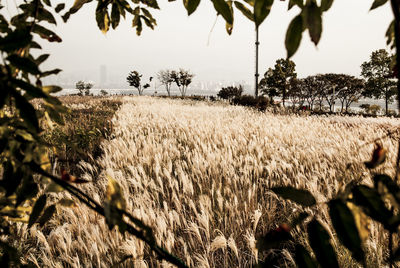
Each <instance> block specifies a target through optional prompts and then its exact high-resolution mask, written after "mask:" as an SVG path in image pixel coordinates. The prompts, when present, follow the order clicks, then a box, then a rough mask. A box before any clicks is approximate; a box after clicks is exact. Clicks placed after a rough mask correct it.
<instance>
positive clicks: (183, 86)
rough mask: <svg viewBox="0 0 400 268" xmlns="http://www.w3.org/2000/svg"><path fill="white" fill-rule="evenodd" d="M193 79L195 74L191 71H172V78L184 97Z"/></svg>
mask: <svg viewBox="0 0 400 268" xmlns="http://www.w3.org/2000/svg"><path fill="white" fill-rule="evenodd" d="M193 77H194V74H192V73H190V71H189V70H184V69H179V71H172V78H173V79H174V82H175V83H176V85H177V86H178V88H179V91H180V92H181V95H182V97H184V96H185V95H186V91H187V88H188V86H189V85H190V83H192V79H193Z"/></svg>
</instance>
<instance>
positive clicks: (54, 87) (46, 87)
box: [43, 86, 62, 94]
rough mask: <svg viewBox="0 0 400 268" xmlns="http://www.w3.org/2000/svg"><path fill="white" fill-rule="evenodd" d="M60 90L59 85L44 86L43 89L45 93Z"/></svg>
mask: <svg viewBox="0 0 400 268" xmlns="http://www.w3.org/2000/svg"><path fill="white" fill-rule="evenodd" d="M61 90H62V87H59V86H44V87H43V91H44V92H46V93H47V94H50V93H57V92H59V91H61Z"/></svg>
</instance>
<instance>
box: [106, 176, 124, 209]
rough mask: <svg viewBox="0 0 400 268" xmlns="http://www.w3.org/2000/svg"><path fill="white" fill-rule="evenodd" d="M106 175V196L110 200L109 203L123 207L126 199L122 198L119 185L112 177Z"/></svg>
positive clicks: (119, 207)
mask: <svg viewBox="0 0 400 268" xmlns="http://www.w3.org/2000/svg"><path fill="white" fill-rule="evenodd" d="M107 177H108V186H107V194H106V198H107V200H108V201H109V202H110V205H112V206H114V207H116V208H118V209H125V207H126V201H125V199H124V196H123V193H122V189H121V186H120V185H119V184H118V182H117V181H116V180H114V179H113V178H112V177H110V176H107Z"/></svg>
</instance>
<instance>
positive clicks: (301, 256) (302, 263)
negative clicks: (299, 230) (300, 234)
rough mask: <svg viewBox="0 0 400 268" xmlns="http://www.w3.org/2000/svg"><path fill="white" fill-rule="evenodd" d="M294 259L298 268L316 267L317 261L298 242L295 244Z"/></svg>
mask: <svg viewBox="0 0 400 268" xmlns="http://www.w3.org/2000/svg"><path fill="white" fill-rule="evenodd" d="M294 259H295V261H296V264H297V266H298V267H299V268H318V264H317V262H316V261H315V260H314V259H313V258H312V257H311V256H310V253H309V252H308V250H307V249H305V248H304V247H303V246H302V245H300V244H296V247H295V257H294Z"/></svg>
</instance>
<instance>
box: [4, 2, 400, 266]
mask: <svg viewBox="0 0 400 268" xmlns="http://www.w3.org/2000/svg"><path fill="white" fill-rule="evenodd" d="M211 1H212V3H213V6H214V9H215V10H216V12H217V14H219V15H221V16H222V17H223V18H224V20H225V21H226V30H227V32H228V33H229V34H230V33H231V32H232V30H233V25H234V8H237V9H239V10H240V11H241V12H242V13H243V14H244V15H245V16H246V17H247V18H249V19H250V20H252V21H253V22H254V24H255V27H256V28H258V27H259V26H260V25H261V24H262V22H263V21H264V20H265V18H266V17H267V16H268V14H269V13H270V10H271V8H272V6H273V0H254V1H252V0H244V3H242V2H238V1H230V0H229V1H225V0H211ZM90 2H92V0H75V1H73V3H72V1H71V2H68V4H70V3H72V5H71V6H70V7H69V9H68V11H66V12H64V11H63V10H64V9H65V7H66V3H58V4H57V5H56V6H52V4H51V1H50V0H26V1H21V2H20V3H19V4H17V3H15V4H16V5H18V7H17V11H16V12H15V13H16V15H15V16H13V15H11V14H10V10H8V8H6V9H5V8H4V6H2V5H1V4H2V3H3V2H0V3H1V4H0V11H1V13H0V51H1V54H2V62H1V64H0V83H1V89H2V90H1V93H0V94H1V97H0V108H1V113H0V162H1V166H2V168H1V171H2V175H1V180H0V188H1V192H0V216H1V217H0V227H1V228H0V235H2V236H7V234H8V233H9V232H10V226H11V225H12V224H13V222H25V223H28V224H29V226H32V225H34V224H39V225H41V226H43V225H45V224H46V222H47V221H48V220H49V219H50V218H51V217H52V215H54V214H55V213H57V206H56V205H57V204H55V203H54V202H53V201H51V200H49V198H47V193H40V194H39V185H40V188H41V187H45V186H46V185H47V186H49V185H52V184H58V185H59V186H61V187H63V188H64V189H65V190H66V191H68V192H69V193H70V194H72V195H73V196H74V197H75V198H76V199H78V200H79V201H81V202H82V203H84V204H85V205H86V206H88V207H89V208H91V209H92V210H93V211H96V212H97V213H98V214H100V215H102V216H103V217H105V219H106V222H107V223H108V225H109V227H110V228H114V227H115V226H117V227H118V230H119V231H120V232H122V233H125V231H126V232H128V233H130V234H132V235H134V236H135V237H137V238H139V239H141V240H143V241H144V242H145V243H146V244H147V245H148V246H149V247H150V249H151V250H152V251H153V252H155V254H156V255H157V257H158V258H159V259H161V260H166V261H169V262H171V263H172V264H175V265H177V266H179V267H186V265H185V264H184V263H183V262H182V261H181V260H180V259H178V258H176V257H175V256H173V255H172V254H170V253H169V252H167V251H166V250H165V249H164V248H162V247H160V246H158V245H157V243H156V240H155V237H154V235H153V233H152V231H151V229H150V227H148V226H146V225H145V224H143V222H141V221H140V220H138V219H136V218H135V217H133V216H132V215H131V214H129V213H128V212H126V211H125V210H124V202H125V201H124V200H123V197H122V196H123V195H122V194H121V193H120V187H118V185H117V183H116V182H115V181H114V180H113V179H112V178H110V179H109V186H108V190H107V194H106V200H105V202H104V206H102V205H100V204H99V203H97V202H96V201H95V200H93V199H92V198H91V197H90V196H89V195H88V194H86V193H84V192H83V191H82V190H80V189H79V188H78V187H76V186H75V185H74V184H76V183H83V181H82V180H80V179H79V178H76V177H74V176H72V175H70V174H69V173H68V172H65V171H64V172H62V173H61V174H60V176H56V175H53V174H51V173H50V168H51V166H50V161H49V159H48V158H47V148H48V144H47V143H46V142H45V140H43V137H42V136H41V133H42V128H41V126H40V124H39V119H40V118H43V120H44V121H45V122H46V124H47V125H48V127H52V126H54V123H58V124H63V117H62V116H61V115H60V113H63V112H65V111H66V108H65V107H63V106H62V104H61V102H60V101H59V100H58V99H57V98H56V97H54V96H52V95H51V93H54V92H57V91H59V90H61V88H60V87H58V86H54V85H44V84H43V82H42V78H44V77H47V76H49V75H55V74H58V73H59V72H60V71H61V70H60V69H53V70H46V71H44V70H42V67H41V65H42V63H43V62H45V61H46V60H47V58H48V57H49V54H40V53H35V54H32V53H31V50H37V52H38V51H40V50H41V45H40V44H39V43H38V42H39V40H41V41H43V40H45V41H48V42H61V41H62V39H61V37H60V36H58V35H57V34H56V33H55V32H54V31H53V30H52V29H54V28H55V27H54V26H55V25H56V24H57V21H56V17H55V16H54V15H55V14H58V13H64V14H62V15H61V17H62V19H63V20H64V21H65V22H66V21H67V20H68V19H69V17H70V16H71V15H72V14H74V13H76V12H77V11H79V9H80V8H82V6H84V5H85V4H87V3H90ZM288 2H289V9H291V8H293V7H294V6H296V7H297V8H298V9H300V13H299V14H298V15H297V16H296V17H295V18H294V19H293V20H292V22H291V23H290V24H289V27H288V31H287V33H286V40H285V46H286V49H287V53H288V57H291V56H292V55H293V54H294V53H295V52H296V51H297V49H298V47H299V45H300V42H301V39H302V33H303V32H304V31H305V30H306V29H308V32H309V35H310V38H311V40H312V41H313V42H314V43H315V44H316V45H317V44H318V42H319V40H320V37H321V34H322V14H323V12H325V11H327V10H328V9H329V8H330V7H331V6H332V3H333V0H321V1H319V3H317V1H316V0H306V1H298V0H289V1H288ZM386 2H387V0H384V1H382V0H375V1H374V4H373V6H372V9H374V8H376V7H378V6H381V5H382V4H385V3H386ZM199 3H200V0H184V1H183V4H184V7H185V8H186V9H187V11H188V14H189V15H190V14H192V13H193V12H194V11H195V10H196V8H197V7H198V5H199ZM391 4H392V9H393V11H394V15H395V21H394V22H393V23H392V24H391V25H390V26H389V28H388V30H387V40H388V44H389V45H393V44H394V43H395V41H397V45H396V46H397V47H399V46H400V45H399V44H398V40H399V37H398V32H399V21H400V9H399V3H398V0H393V1H391ZM245 5H248V7H246V6H245ZM156 9H159V6H158V3H157V1H156V0H134V1H127V0H114V1H108V0H107V1H106V0H97V7H96V9H95V19H96V22H97V25H98V27H99V29H100V30H101V31H102V32H104V33H106V32H107V31H109V29H110V26H111V27H112V28H113V29H115V28H117V27H118V25H119V23H120V19H121V17H122V18H125V17H126V15H127V14H130V15H132V16H133V19H132V27H134V28H135V29H136V32H137V34H138V35H140V34H141V32H142V30H143V25H146V26H147V27H149V28H151V29H153V28H154V27H155V26H156V20H155V19H154V18H153V16H152V14H151V12H150V10H156ZM37 54H40V55H39V56H37V57H35V56H34V55H37ZM397 57H399V55H398V54H397ZM398 61H399V60H398ZM191 78H192V77H190V79H191ZM175 82H176V81H175ZM179 83H180V84H181V86H182V87H183V88H184V87H185V86H187V85H188V84H190V82H189V83H187V82H181V81H180V82H179ZM178 86H179V85H178ZM183 92H186V91H183ZM183 95H184V94H183ZM35 98H38V99H41V101H42V103H41V109H42V110H41V111H39V110H38V109H36V108H35V107H34V106H33V105H32V102H31V101H32V100H33V99H35ZM375 182H376V183H375V186H374V187H368V186H356V187H354V188H351V191H350V192H351V193H352V195H353V197H352V198H349V195H348V196H345V197H344V199H343V198H338V199H337V201H335V202H333V203H330V204H329V207H330V210H331V217H332V218H334V217H339V218H340V219H342V220H345V222H346V224H342V225H340V226H341V227H340V228H339V227H337V226H335V230H336V231H337V233H338V236H339V237H340V239H341V241H342V243H343V244H344V245H345V246H346V247H347V248H348V249H349V250H350V251H351V252H353V255H354V257H355V258H356V259H357V260H359V261H360V262H361V263H362V260H363V258H364V253H363V251H362V249H361V250H360V247H359V246H358V243H357V241H358V240H357V239H354V236H356V235H357V234H356V233H354V232H350V231H349V230H354V228H355V227H354V226H355V222H354V217H352V216H351V214H349V210H346V209H345V207H344V206H346V203H344V202H345V201H348V202H351V203H354V204H355V205H356V206H359V207H361V208H362V209H363V212H364V213H365V214H367V215H369V216H370V217H371V218H373V219H374V220H376V221H379V222H381V223H382V224H383V225H384V227H385V228H386V229H387V230H388V232H390V234H391V235H390V237H392V233H394V231H395V228H397V226H398V224H399V222H400V220H399V216H398V213H397V212H396V213H395V212H394V211H393V210H389V209H388V208H387V207H385V204H386V203H385V202H384V200H383V199H382V192H381V189H388V190H387V192H388V193H389V195H391V196H393V197H394V200H395V202H394V203H393V205H395V204H396V202H397V203H398V200H397V199H396V198H398V196H397V195H398V193H399V191H398V189H397V188H395V187H394V185H397V184H393V180H391V179H390V177H388V176H385V175H379V176H376V177H375ZM50 189H52V188H50ZM281 190H282V189H281ZM292 192H293V190H292ZM302 194H304V193H302ZM294 195H296V193H294ZM346 198H347V199H346ZM297 201H299V200H297ZM392 201H393V200H391V202H392ZM341 202H342V203H341ZM61 205H62V204H61ZM397 205H398V204H397ZM333 221H334V222H337V220H333ZM334 225H335V224H334ZM338 226H339V225H338ZM307 227H308V228H307V230H308V234H309V238H310V246H311V247H312V249H313V251H314V253H315V255H316V259H315V260H314V259H313V257H312V256H311V255H310V254H308V251H307V249H305V248H304V247H302V246H300V245H298V246H296V252H297V254H296V260H298V263H306V264H310V265H311V264H314V263H315V262H316V261H319V262H327V261H329V262H330V263H333V264H334V263H335V256H334V254H332V250H331V245H330V241H329V240H328V239H321V238H328V237H327V235H326V231H325V229H324V227H323V226H322V225H321V224H320V223H319V222H318V220H315V219H314V220H312V221H311V222H310V223H308V225H307ZM285 232H286V233H287V232H288V228H284V227H283V226H282V227H281V229H280V230H277V234H276V235H274V236H271V237H279V239H280V241H279V242H282V240H285V239H290V236H289V235H287V234H285V235H284V236H281V235H280V234H282V233H285ZM349 236H350V237H351V238H352V239H351V241H353V243H350V242H349V241H350V239H349ZM356 238H357V237H356ZM345 241H346V242H345ZM0 248H1V256H0V263H1V264H2V266H4V267H8V266H11V265H13V266H20V265H21V263H20V261H21V260H20V257H19V254H18V251H17V250H16V249H14V248H12V247H11V246H10V245H9V244H8V243H7V242H4V241H1V242H0ZM391 252H392V251H391ZM398 252H399V250H398V249H396V251H395V252H394V253H393V254H391V258H390V259H389V262H393V261H394V260H396V259H398V258H399V253H398Z"/></svg>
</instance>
